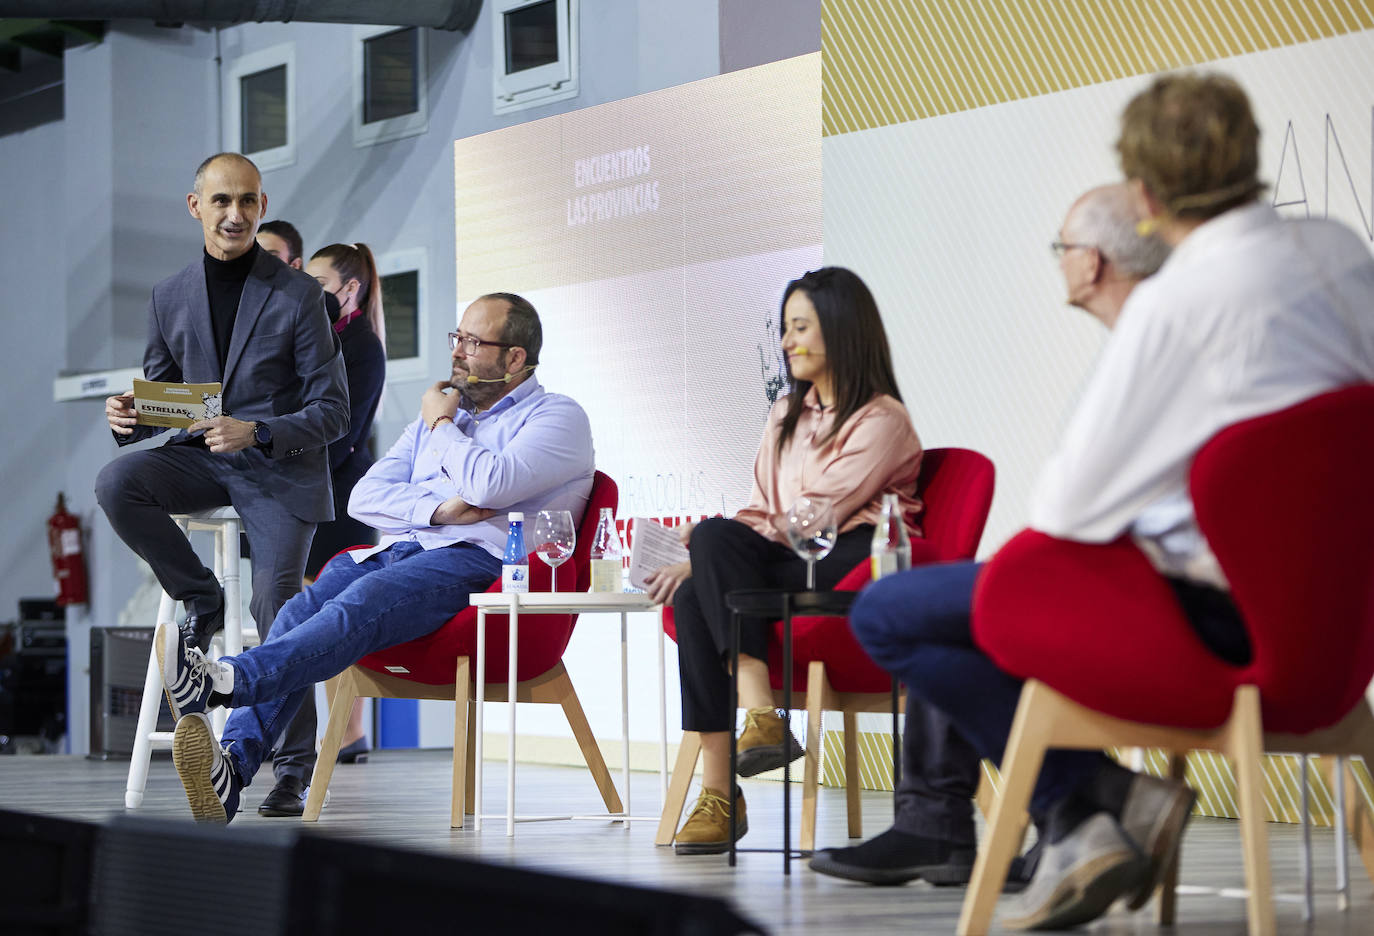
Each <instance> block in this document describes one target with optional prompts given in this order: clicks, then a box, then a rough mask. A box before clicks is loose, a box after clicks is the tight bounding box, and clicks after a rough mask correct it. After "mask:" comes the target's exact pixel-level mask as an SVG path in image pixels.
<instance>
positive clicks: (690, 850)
mask: <svg viewBox="0 0 1374 936" xmlns="http://www.w3.org/2000/svg"><path fill="white" fill-rule="evenodd" d="M748 831H749V817H747V816H746V817H744V819H742V820H741V821H740V824H739V834H738V835H736V836H735V841H736V842H738V841H739V840H740V839H742V838H744V836H745V834H746V833H747V832H748ZM729 850H730V843H729V842H674V843H673V853H674V854H677V855H723V854H725V853H726V852H728V851H729Z"/></svg>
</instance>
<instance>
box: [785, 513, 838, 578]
mask: <svg viewBox="0 0 1374 936" xmlns="http://www.w3.org/2000/svg"><path fill="white" fill-rule="evenodd" d="M783 531H784V532H785V533H786V534H787V541H788V542H789V543H791V544H792V550H793V552H795V553H796V554H797V555H798V556H800V557H801V558H803V559H805V560H806V588H807V591H815V590H816V561H817V560H819V559H824V558H825V557H826V556H828V555H830V550H832V549H834V548H835V506H834V505H833V504H831V503H830V501H828V500H826V499H825V498H824V497H807V496H805V495H803V496H801V497H799V498H797V499H796V500H795V501H794V502H793V503H792V506H791V507H788V508H787V513H786V514H784V515H783Z"/></svg>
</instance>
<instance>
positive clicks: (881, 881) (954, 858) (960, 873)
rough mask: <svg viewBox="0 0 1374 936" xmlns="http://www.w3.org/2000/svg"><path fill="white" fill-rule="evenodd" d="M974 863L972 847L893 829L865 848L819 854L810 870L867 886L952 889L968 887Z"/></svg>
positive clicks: (873, 840) (866, 843)
mask: <svg viewBox="0 0 1374 936" xmlns="http://www.w3.org/2000/svg"><path fill="white" fill-rule="evenodd" d="M973 859H974V849H973V847H972V846H970V845H955V844H953V843H952V842H945V841H941V840H940V839H930V838H925V837H924V836H920V835H912V834H911V833H909V832H903V831H901V830H900V829H895V828H893V829H888V830H887V831H886V832H884V833H883V834H882V835H879V836H876V837H874V838H872V839H869V840H868V841H867V842H864V843H863V844H862V845H853V846H851V847H849V848H829V849H826V850H825V851H819V852H817V853H816V854H815V857H813V858H812V859H811V870H813V871H819V872H820V873H821V874H828V875H830V876H831V877H838V878H844V879H845V880H848V881H862V882H863V883H865V884H878V885H894V884H905V883H906V882H907V881H915V880H918V879H919V880H923V881H928V882H930V883H931V884H936V885H941V886H949V885H958V884H967V883H968V880H969V877H970V875H972V873H973Z"/></svg>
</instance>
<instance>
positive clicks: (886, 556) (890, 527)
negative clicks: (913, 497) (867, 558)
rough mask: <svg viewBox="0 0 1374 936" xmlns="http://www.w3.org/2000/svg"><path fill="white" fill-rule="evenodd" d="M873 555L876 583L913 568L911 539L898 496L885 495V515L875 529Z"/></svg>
mask: <svg viewBox="0 0 1374 936" xmlns="http://www.w3.org/2000/svg"><path fill="white" fill-rule="evenodd" d="M870 555H871V560H872V566H873V579H874V581H876V580H878V579H880V578H882V577H883V576H885V575H892V574H893V573H895V572H905V571H906V570H907V569H909V568H911V537H910V536H908V535H907V532H906V524H905V523H903V522H902V508H901V505H900V504H899V503H898V499H897V495H896V494H884V495H883V515H882V516H881V517H880V518H879V519H878V522H877V524H876V525H875V526H874V527H873V550H872V553H871V554H870Z"/></svg>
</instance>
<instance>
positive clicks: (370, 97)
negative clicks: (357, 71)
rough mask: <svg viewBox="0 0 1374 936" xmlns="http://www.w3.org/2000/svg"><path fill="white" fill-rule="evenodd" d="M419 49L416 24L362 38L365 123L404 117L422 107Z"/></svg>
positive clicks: (418, 35)
mask: <svg viewBox="0 0 1374 936" xmlns="http://www.w3.org/2000/svg"><path fill="white" fill-rule="evenodd" d="M419 48H420V31H419V30H418V29H416V28H414V27H411V28H410V29H398V30H396V31H395V32H389V33H382V34H381V35H380V36H373V37H372V38H371V39H364V40H363V123H365V124H369V123H376V122H377V121H379V120H390V119H391V118H393V117H404V116H405V115H407V114H413V113H415V111H416V110H418V109H419V107H420V79H419V76H418V74H417V72H416V62H417V59H418V57H419Z"/></svg>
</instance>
